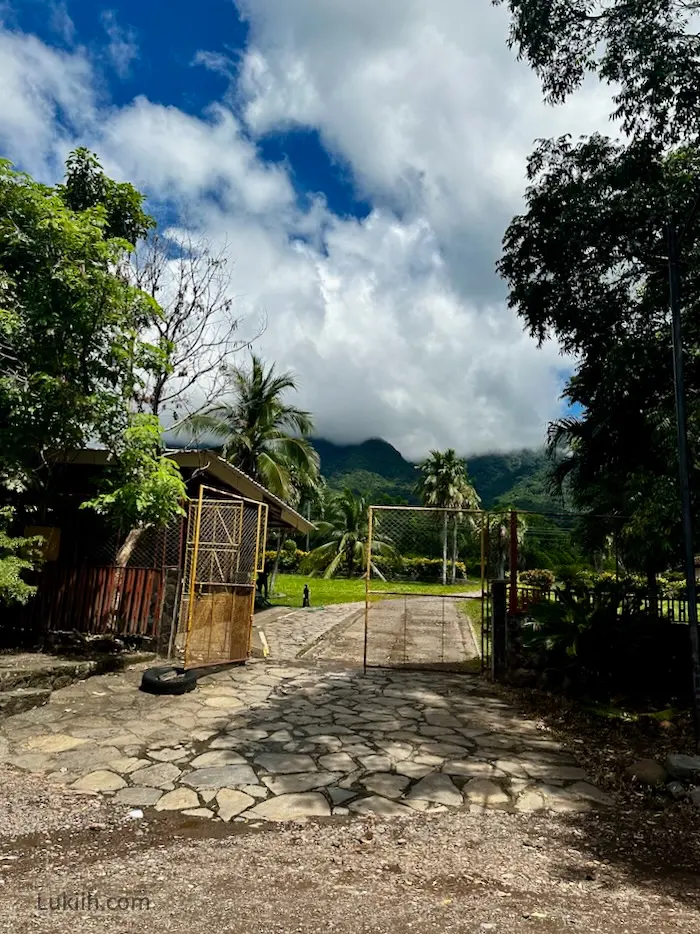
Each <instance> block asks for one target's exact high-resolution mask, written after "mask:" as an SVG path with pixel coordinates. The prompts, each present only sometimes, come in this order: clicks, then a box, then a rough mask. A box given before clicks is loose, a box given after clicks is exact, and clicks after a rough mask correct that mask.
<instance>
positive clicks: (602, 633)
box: [520, 582, 690, 702]
mask: <svg viewBox="0 0 700 934" xmlns="http://www.w3.org/2000/svg"><path fill="white" fill-rule="evenodd" d="M557 597H558V599H557V600H556V601H553V602H550V601H544V602H543V603H539V604H536V605H535V606H533V607H532V608H531V609H530V617H531V618H530V619H529V620H527V621H526V622H525V623H523V625H522V627H521V629H520V640H521V644H522V648H523V650H524V653H525V659H526V661H527V662H529V664H530V665H531V667H535V668H537V669H539V670H540V671H543V672H546V673H547V674H548V676H550V683H552V682H554V683H559V684H560V685H567V686H568V688H569V689H570V690H574V691H583V692H585V693H588V694H591V695H593V696H596V697H599V698H605V697H608V698H609V697H611V696H613V695H615V694H618V693H622V694H624V695H627V696H629V697H636V698H640V699H641V698H643V699H645V700H648V699H652V698H653V699H657V700H663V701H664V702H665V701H668V700H671V699H676V698H680V699H684V695H685V693H686V691H687V688H688V685H689V684H690V672H689V667H688V652H687V638H688V636H687V629H686V627H683V626H678V625H674V624H672V623H670V622H669V621H668V620H664V619H660V618H658V617H655V616H653V615H652V614H651V613H649V612H648V611H647V610H646V609H645V606H644V603H643V599H644V592H643V591H642V590H641V589H637V590H636V591H634V590H631V589H630V587H629V584H628V583H627V582H621V583H618V584H614V585H613V584H610V583H608V582H602V583H601V584H599V585H598V586H597V587H595V588H593V589H591V588H588V587H586V586H585V585H582V584H568V585H567V586H565V587H564V588H563V589H562V590H561V591H559V592H558V594H557ZM551 676H554V677H551Z"/></svg>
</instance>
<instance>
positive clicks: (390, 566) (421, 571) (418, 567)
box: [373, 555, 467, 582]
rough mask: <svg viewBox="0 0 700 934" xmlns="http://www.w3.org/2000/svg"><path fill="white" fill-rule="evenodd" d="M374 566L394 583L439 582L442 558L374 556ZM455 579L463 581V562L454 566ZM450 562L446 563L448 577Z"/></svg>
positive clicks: (464, 566)
mask: <svg viewBox="0 0 700 934" xmlns="http://www.w3.org/2000/svg"><path fill="white" fill-rule="evenodd" d="M373 561H374V564H376V566H377V567H378V568H379V570H380V571H381V572H382V574H384V575H386V577H388V578H390V579H391V580H395V581H430V582H433V581H439V580H440V579H441V578H442V558H420V557H418V558H404V557H402V556H401V555H391V556H386V555H376V556H375V557H374V558H373ZM456 569H457V577H458V578H460V579H461V580H465V579H466V577H467V567H466V565H465V563H464V562H463V561H458V562H457V564H456ZM451 573H452V562H450V561H448V563H447V574H448V576H449V575H451Z"/></svg>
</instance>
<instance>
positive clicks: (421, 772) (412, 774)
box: [396, 762, 435, 778]
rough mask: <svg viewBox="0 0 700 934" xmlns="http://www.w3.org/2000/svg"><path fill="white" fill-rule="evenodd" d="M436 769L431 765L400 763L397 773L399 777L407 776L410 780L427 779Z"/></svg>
mask: <svg viewBox="0 0 700 934" xmlns="http://www.w3.org/2000/svg"><path fill="white" fill-rule="evenodd" d="M434 771H435V769H434V767H433V766H431V765H421V764H420V763H419V762H399V763H398V764H397V765H396V772H397V773H398V774H399V775H406V776H407V777H408V778H425V776H426V775H430V774H431V772H434Z"/></svg>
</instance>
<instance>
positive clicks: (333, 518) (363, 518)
mask: <svg viewBox="0 0 700 934" xmlns="http://www.w3.org/2000/svg"><path fill="white" fill-rule="evenodd" d="M316 527H317V529H318V533H319V535H320V537H321V538H322V539H323V540H324V543H323V544H322V545H319V546H318V547H317V548H314V550H313V551H312V552H311V553H310V554H309V556H308V559H307V561H308V563H309V565H310V566H311V568H312V571H311V573H312V575H313V574H315V573H318V572H319V571H321V570H323V576H324V577H325V578H330V577H333V575H334V574H335V573H336V572H337V571H338V570H339V569H340V568H341V567H342V565H343V564H345V566H346V568H347V572H348V576H349V577H352V576H353V574H354V573H355V570H356V569H358V568H361V569H362V570H364V569H365V568H366V566H367V547H368V546H367V542H368V538H369V508H368V505H367V502H366V500H365V499H364V497H362V496H356V495H355V494H354V493H353V492H352V491H351V490H345V491H344V492H343V493H340V494H338V495H336V496H335V497H333V499H332V500H331V502H330V503H329V505H328V508H327V519H325V520H324V521H322V522H317V523H316ZM392 553H393V547H392V546H391V544H390V543H389V542H387V541H382V540H380V539H377V538H375V537H373V538H372V554H373V555H374V554H380V555H390V554H392ZM370 569H371V570H372V571H374V573H375V574H377V575H378V576H379V577H382V574H381V572H380V571H379V569H378V568H377V566H376V565H375V564H374V562H372V561H370Z"/></svg>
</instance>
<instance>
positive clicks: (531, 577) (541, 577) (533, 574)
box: [518, 568, 554, 590]
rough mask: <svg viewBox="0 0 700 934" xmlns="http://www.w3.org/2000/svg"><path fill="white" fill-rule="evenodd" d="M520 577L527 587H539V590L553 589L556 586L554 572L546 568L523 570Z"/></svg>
mask: <svg viewBox="0 0 700 934" xmlns="http://www.w3.org/2000/svg"><path fill="white" fill-rule="evenodd" d="M518 579H519V580H520V583H521V584H523V585H524V586H525V587H537V588H538V589H539V590H551V589H552V587H553V586H554V574H553V573H552V572H551V571H548V570H546V569H545V568H533V569H532V570H531V571H521V572H520V574H519V575H518Z"/></svg>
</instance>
